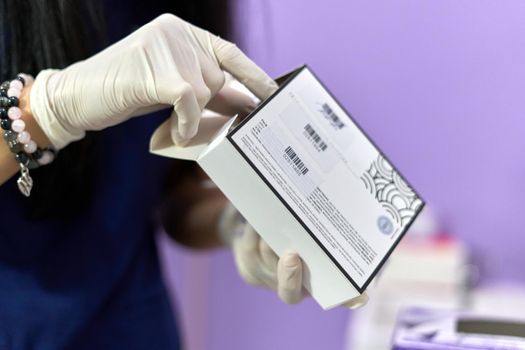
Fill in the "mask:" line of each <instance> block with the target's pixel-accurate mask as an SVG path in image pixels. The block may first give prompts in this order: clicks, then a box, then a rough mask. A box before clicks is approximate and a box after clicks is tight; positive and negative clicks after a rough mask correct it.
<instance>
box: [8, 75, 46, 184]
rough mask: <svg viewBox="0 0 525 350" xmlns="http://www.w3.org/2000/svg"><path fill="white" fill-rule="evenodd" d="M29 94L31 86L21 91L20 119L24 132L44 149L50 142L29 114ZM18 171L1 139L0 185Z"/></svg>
mask: <svg viewBox="0 0 525 350" xmlns="http://www.w3.org/2000/svg"><path fill="white" fill-rule="evenodd" d="M30 92H31V85H28V86H27V87H26V88H24V89H23V90H22V95H21V96H20V109H21V110H22V119H23V120H24V122H25V123H26V130H27V131H29V133H30V134H31V137H32V139H33V140H34V141H35V142H36V143H37V145H38V146H40V147H42V148H45V147H49V146H50V142H49V140H48V138H47V137H46V136H45V134H44V133H43V132H42V129H40V127H39V126H38V124H37V123H36V121H35V119H34V118H33V114H32V113H31V104H30V101H29V96H30ZM19 169H20V167H19V166H18V164H17V163H16V161H15V156H14V154H13V153H11V151H10V150H9V147H8V146H7V143H6V142H5V140H4V138H3V132H2V137H1V140H0V185H3V184H4V183H5V182H6V181H7V180H9V179H10V178H11V177H12V176H13V175H14V174H16V172H17V171H18V170H19Z"/></svg>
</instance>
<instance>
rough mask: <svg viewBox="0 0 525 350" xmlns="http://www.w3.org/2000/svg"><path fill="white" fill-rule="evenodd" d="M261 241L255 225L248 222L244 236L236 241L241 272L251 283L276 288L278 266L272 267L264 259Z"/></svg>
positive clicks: (235, 250) (236, 253) (236, 251)
mask: <svg viewBox="0 0 525 350" xmlns="http://www.w3.org/2000/svg"><path fill="white" fill-rule="evenodd" d="M260 242H261V237H260V236H259V234H258V233H257V232H256V231H255V229H254V228H253V227H251V226H250V225H248V224H246V225H245V228H244V232H243V234H242V236H241V237H239V238H237V239H235V241H234V252H235V255H236V262H237V266H238V268H239V273H240V274H241V276H242V277H243V278H244V279H245V280H246V281H247V282H248V283H250V284H254V285H261V286H266V287H268V288H271V289H274V290H276V289H277V277H276V275H275V270H276V268H273V269H271V268H270V267H269V266H267V265H266V263H265V262H264V261H263V258H262V256H261V250H260V247H261V245H260ZM265 254H266V253H265Z"/></svg>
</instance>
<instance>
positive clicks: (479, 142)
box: [159, 0, 525, 350]
mask: <svg viewBox="0 0 525 350" xmlns="http://www.w3.org/2000/svg"><path fill="white" fill-rule="evenodd" d="M231 16H232V19H233V22H234V24H235V33H234V38H235V40H236V41H237V42H238V44H239V46H240V47H241V48H243V49H244V50H245V51H246V52H247V53H248V54H249V55H250V56H251V57H252V58H253V59H254V60H255V61H256V62H257V63H258V64H260V65H261V66H262V67H263V68H264V69H266V70H267V71H268V72H269V73H270V75H272V76H275V77H277V76H279V75H281V74H283V73H285V72H287V71H290V70H292V69H294V68H296V67H298V66H300V65H302V64H303V63H307V64H308V65H309V66H310V67H311V68H312V69H313V70H314V71H315V72H316V73H317V74H318V76H319V77H320V78H321V79H322V80H323V82H324V83H325V84H326V85H327V87H328V88H329V89H330V90H331V91H332V92H333V94H334V95H335V96H336V97H337V98H338V99H339V101H340V102H341V103H342V104H343V105H344V106H345V107H346V108H347V110H348V111H349V112H350V113H351V114H352V115H353V117H354V118H355V120H356V121H357V122H358V123H359V124H360V125H361V126H362V127H363V128H364V130H365V131H366V132H367V133H368V134H369V135H370V136H371V137H372V139H374V140H375V141H376V143H377V144H378V145H379V147H380V148H381V149H382V150H383V151H384V153H385V154H386V155H387V156H388V157H389V158H390V159H391V161H392V162H393V163H394V164H395V165H396V166H397V167H398V168H399V169H400V170H401V172H402V173H403V174H404V175H405V176H406V178H407V179H408V180H409V181H410V182H411V183H412V184H413V186H414V187H415V188H416V189H417V190H418V192H419V193H420V194H421V195H422V196H423V197H424V199H425V200H426V201H427V203H428V208H429V209H430V210H427V211H426V212H425V213H424V215H423V216H422V217H421V219H420V220H418V222H417V223H416V225H415V226H414V228H413V229H412V231H411V232H409V233H408V234H407V236H406V239H405V240H404V242H403V244H402V245H401V246H400V248H399V249H398V250H397V251H396V252H395V253H394V255H393V256H392V259H391V261H390V263H389V264H388V265H387V267H386V268H385V269H384V271H383V273H382V274H381V276H380V278H379V279H378V281H376V283H374V284H373V285H372V286H371V290H370V296H371V301H370V303H369V304H368V305H367V306H366V307H364V308H363V309H360V310H358V311H349V310H345V309H336V310H332V311H328V312H323V311H322V310H321V309H320V307H318V306H317V304H315V303H314V302H313V301H311V300H307V301H306V302H303V303H302V304H300V305H296V306H287V305H283V304H282V303H281V302H280V301H279V300H278V298H277V296H276V295H275V294H274V293H272V292H267V291H265V290H260V289H255V288H253V287H250V286H247V285H245V284H244V283H243V282H242V281H241V279H240V277H239V276H238V274H237V272H236V269H235V266H234V263H233V258H232V256H231V254H230V253H229V252H227V251H216V252H212V253H195V252H190V251H186V250H183V249H181V248H178V247H176V246H175V245H174V244H172V243H171V242H170V241H168V239H166V238H164V237H162V236H161V237H160V239H159V245H160V246H161V250H162V255H163V266H164V272H165V276H166V279H167V281H168V283H169V285H170V286H171V292H172V297H173V302H174V303H176V304H177V305H178V309H179V314H180V319H181V320H182V324H183V332H184V338H185V342H186V344H187V348H188V349H189V350H200V349H206V350H225V349H229V350H236V349H250V350H259V349H260V350H262V349H265V350H266V349H388V348H390V345H389V344H390V343H391V338H392V334H393V330H394V327H395V324H396V319H397V318H398V317H399V311H400V310H405V308H406V307H413V306H418V307H431V308H439V309H441V310H443V309H458V308H459V309H466V310H474V311H480V312H483V313H485V314H490V315H499V316H504V315H508V316H512V317H515V316H520V315H525V302H524V300H525V292H524V290H525V289H524V288H525V287H524V285H525V272H524V269H525V254H523V251H522V250H523V249H522V246H523V245H524V244H525V238H524V237H525V236H524V232H525V229H524V225H522V219H524V218H525V203H524V201H523V198H524V196H525V182H524V181H523V179H524V178H525V157H524V154H525V153H524V151H525V137H524V135H525V118H524V112H525V21H524V18H525V2H523V1H522V0H506V1H495V0H490V1H489V0H477V1H467V0H440V1H417V0H376V1H364V0H363V1H358V0H324V1H305V0H301V1H300V0H287V1H282V0H281V1H278V0H237V1H236V2H234V6H233V11H232V14H231ZM398 326H399V322H398Z"/></svg>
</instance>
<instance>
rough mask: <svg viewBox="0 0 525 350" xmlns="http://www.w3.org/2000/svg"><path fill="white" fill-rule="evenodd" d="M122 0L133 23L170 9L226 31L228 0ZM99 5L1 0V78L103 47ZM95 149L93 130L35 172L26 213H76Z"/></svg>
mask: <svg viewBox="0 0 525 350" xmlns="http://www.w3.org/2000/svg"><path fill="white" fill-rule="evenodd" d="M115 2H116V1H115ZM122 2H123V4H125V5H127V6H126V8H127V9H129V10H130V14H129V17H128V18H129V19H130V20H131V21H134V20H136V21H137V22H136V26H140V25H142V24H144V23H145V21H147V20H150V19H153V18H154V17H156V16H157V15H159V14H161V13H163V12H171V13H175V14H176V15H178V16H180V17H182V18H184V19H186V20H188V21H190V22H192V23H194V24H195V25H197V26H200V27H203V28H205V29H208V30H210V31H212V32H214V33H217V34H219V35H221V36H227V33H228V32H229V29H230V21H229V16H228V13H229V8H228V6H227V1H226V0H224V1H216V0H203V1H195V0H184V1H175V0H157V1H155V0H152V1H147V2H144V1H122ZM102 5H103V4H102V3H101V2H100V1H98V0H86V1H82V0H45V1H43V0H0V28H1V29H0V78H1V81H4V80H6V79H9V78H11V77H13V76H14V75H15V74H16V73H18V72H26V73H30V74H33V75H36V74H37V73H38V72H39V71H40V70H42V69H45V68H64V67H66V66H68V65H70V64H71V63H73V62H76V61H79V60H82V59H84V58H86V57H88V56H90V55H91V54H93V53H94V52H96V51H98V50H100V49H102V48H103V47H104V46H105V45H106V44H107V43H108V40H106V37H107V35H106V26H105V22H106V21H105V17H104V13H103V6H102ZM123 35H124V34H123ZM96 153H97V136H96V133H88V134H87V136H86V137H85V138H84V139H83V140H81V141H79V142H75V143H72V144H71V145H69V146H68V147H66V148H65V149H64V150H62V151H61V152H60V154H59V157H58V158H57V159H56V160H55V162H54V163H52V164H51V165H49V166H45V167H42V168H40V169H37V170H35V171H33V172H32V176H33V177H34V178H35V182H36V183H38V186H35V188H34V190H33V193H32V195H31V197H30V198H29V199H28V200H27V204H28V206H29V208H28V210H27V212H28V213H29V215H30V217H31V218H33V219H40V218H49V217H71V216H73V215H75V214H76V213H79V212H80V211H81V210H82V209H83V208H84V206H85V205H87V204H88V203H89V199H90V198H91V195H90V194H91V193H92V192H93V191H92V186H93V184H94V181H95V179H94V174H96V166H97V165H96V157H95V155H96ZM79 198H82V200H79Z"/></svg>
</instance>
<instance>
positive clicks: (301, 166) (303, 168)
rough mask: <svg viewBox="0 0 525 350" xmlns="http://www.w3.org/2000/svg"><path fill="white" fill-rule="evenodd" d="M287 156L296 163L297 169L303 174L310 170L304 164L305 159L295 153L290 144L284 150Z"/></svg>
mask: <svg viewBox="0 0 525 350" xmlns="http://www.w3.org/2000/svg"><path fill="white" fill-rule="evenodd" d="M284 152H285V154H286V156H288V158H289V159H290V160H291V161H292V163H293V164H294V165H295V167H296V169H297V170H298V171H299V172H300V173H301V174H303V175H306V173H307V172H308V168H307V167H306V166H305V165H304V163H303V161H302V160H301V158H299V156H298V155H297V154H296V153H295V151H294V150H293V148H292V147H290V146H288V147H286V149H285V150H284Z"/></svg>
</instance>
